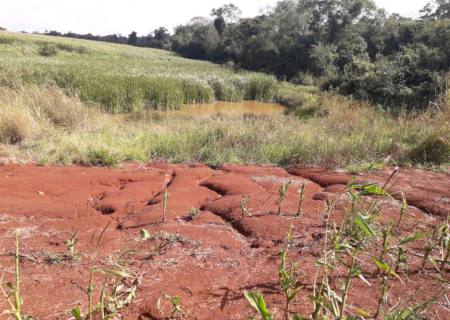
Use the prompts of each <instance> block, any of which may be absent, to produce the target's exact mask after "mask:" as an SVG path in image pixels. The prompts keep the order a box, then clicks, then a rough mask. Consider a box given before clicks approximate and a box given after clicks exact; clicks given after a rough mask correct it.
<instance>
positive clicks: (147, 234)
mask: <svg viewBox="0 0 450 320" xmlns="http://www.w3.org/2000/svg"><path fill="white" fill-rule="evenodd" d="M139 236H140V237H141V240H142V241H145V240H148V239H150V237H151V234H150V232H149V231H148V230H147V229H141V230H140V231H139Z"/></svg>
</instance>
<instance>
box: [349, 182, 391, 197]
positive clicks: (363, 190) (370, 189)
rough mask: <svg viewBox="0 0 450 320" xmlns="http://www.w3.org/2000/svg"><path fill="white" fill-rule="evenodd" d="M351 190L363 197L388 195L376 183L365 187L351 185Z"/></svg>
mask: <svg viewBox="0 0 450 320" xmlns="http://www.w3.org/2000/svg"><path fill="white" fill-rule="evenodd" d="M351 188H352V189H354V190H356V191H358V192H359V194H360V195H364V196H368V195H374V196H380V197H384V196H387V195H388V193H387V192H386V191H385V190H384V188H382V187H380V186H379V185H378V184H376V183H371V184H366V185H353V186H351Z"/></svg>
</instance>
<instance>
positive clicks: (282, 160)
mask: <svg viewBox="0 0 450 320" xmlns="http://www.w3.org/2000/svg"><path fill="white" fill-rule="evenodd" d="M215 99H220V100H229V101H241V100H243V99H256V100H262V101H278V102H280V103H281V104H283V105H285V106H287V107H288V109H287V114H286V115H281V114H280V115H276V116H273V117H263V116H255V117H249V116H248V115H245V116H238V115H231V114H229V115H226V114H225V115H224V114H222V115H217V116H207V117H206V116H205V117H193V116H192V117H191V116H186V115H181V114H176V113H167V112H163V111H162V110H167V109H176V108H178V107H180V106H181V105H182V104H184V103H201V102H210V101H213V100H215ZM449 110H450V109H449V107H448V103H446V102H445V101H444V102H443V105H442V108H441V111H439V112H431V111H430V112H428V113H423V114H420V115H400V116H398V115H397V116H395V117H394V116H392V115H390V114H388V113H385V112H383V111H379V110H376V109H375V108H373V107H371V106H370V105H368V104H364V103H358V102H355V101H353V100H351V99H349V98H343V97H339V96H337V95H334V94H327V93H319V92H318V91H317V88H314V87H305V86H296V85H293V84H289V83H285V82H277V81H276V80H275V79H274V78H273V77H271V76H267V75H264V74H258V73H249V72H235V71H233V70H231V69H228V68H225V67H221V66H218V65H214V64H211V63H208V62H202V61H193V60H188V59H183V58H180V57H178V56H176V55H174V54H173V53H170V52H167V51H162V50H153V49H145V48H137V47H130V46H125V45H116V44H108V43H98V42H91V41H85V40H74V39H66V38H55V37H46V36H39V35H22V34H14V33H8V32H0V143H1V144H0V146H1V151H0V161H30V160H32V161H36V162H38V163H41V164H52V163H65V164H67V163H82V164H89V165H108V166H114V165H117V164H119V163H120V162H122V161H126V160H139V161H149V160H155V159H165V160H169V161H172V162H184V161H201V162H205V163H210V164H220V163H223V162H234V163H253V164H276V165H287V164H289V163H292V162H301V163H308V164H325V165H330V166H339V167H348V168H351V170H355V168H362V167H369V168H370V167H373V164H378V166H379V164H380V163H383V162H384V160H385V159H386V158H389V159H391V162H393V163H396V164H415V165H421V166H429V165H434V166H443V167H444V168H445V166H446V165H448V163H449V159H450V154H449V152H450V151H449V150H450V148H449V145H450V144H449V141H450V125H449V123H450V121H449V120H450V111H449ZM104 111H106V112H104ZM111 113H125V114H120V115H118V114H111Z"/></svg>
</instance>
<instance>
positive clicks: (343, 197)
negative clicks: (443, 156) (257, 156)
mask: <svg viewBox="0 0 450 320" xmlns="http://www.w3.org/2000/svg"><path fill="white" fill-rule="evenodd" d="M391 172H392V171H391V170H389V169H386V170H383V171H376V172H371V173H366V174H360V175H357V176H355V177H352V176H350V175H347V174H344V173H337V172H332V171H327V170H325V169H320V168H301V167H292V168H289V169H287V170H285V169H282V168H274V167H254V166H237V165H224V166H222V167H221V168H220V169H217V170H214V169H211V168H209V167H207V166H203V165H170V164H165V163H153V164H148V165H142V164H134V163H132V164H126V165H124V166H123V167H122V168H120V169H106V168H88V167H78V166H66V167H40V166H34V165H24V166H20V165H5V166H1V167H0V199H1V200H0V267H1V269H2V270H3V271H4V282H6V281H11V280H12V279H13V275H14V258H13V255H14V240H15V230H16V229H17V228H19V229H20V249H21V259H20V268H21V269H20V270H21V294H22V298H23V300H24V306H23V308H24V311H25V313H27V314H31V315H33V316H34V317H35V318H36V319H69V318H70V310H71V309H72V308H73V307H80V308H81V309H82V310H86V306H87V294H86V288H87V286H88V276H89V270H90V267H91V261H92V258H93V255H94V253H95V252H94V249H93V247H94V246H95V241H96V239H97V238H98V236H99V234H100V233H101V232H102V230H103V229H104V228H105V226H108V228H107V230H106V231H105V232H104V235H103V237H102V239H101V244H100V246H99V248H98V249H97V250H96V255H97V257H96V265H99V266H105V267H107V266H111V265H112V264H113V263H114V262H115V261H118V260H120V263H121V264H122V265H123V266H125V267H126V270H127V272H129V273H131V274H133V275H135V276H137V277H138V278H139V279H140V284H139V287H138V291H137V297H136V298H135V299H134V300H133V303H132V304H131V305H130V306H128V307H126V308H124V309H123V310H122V311H121V315H122V317H123V318H124V319H165V318H167V317H168V316H169V315H170V312H168V310H169V306H168V305H167V304H164V303H163V305H162V309H163V310H158V308H157V301H158V298H160V297H162V296H164V295H171V296H175V295H178V296H180V297H181V302H182V308H183V311H184V313H185V318H186V319H247V318H248V317H249V316H250V315H253V314H254V312H253V310H252V309H251V307H249V305H248V303H247V302H246V301H245V299H244V298H243V292H244V290H257V291H260V292H262V293H264V295H265V297H266V300H267V303H268V305H269V307H270V309H271V310H272V311H273V313H274V314H275V315H276V316H277V318H278V317H279V316H280V315H282V314H283V296H282V294H281V293H280V290H279V286H278V265H279V252H280V250H281V249H282V247H283V245H284V238H285V236H286V232H287V230H288V226H289V223H290V220H291V215H292V214H293V213H295V212H296V211H297V209H298V188H299V187H300V186H301V185H302V184H303V183H304V182H306V183H307V185H306V193H305V201H304V203H303V205H302V210H301V216H300V217H299V218H298V219H296V220H295V228H294V234H293V245H292V250H291V255H290V258H291V259H295V260H296V261H297V262H298V264H299V267H300V269H301V271H302V283H304V293H302V294H300V295H299V298H298V299H297V300H296V301H295V303H294V304H293V306H292V310H294V311H300V312H303V313H308V312H310V302H309V298H308V295H310V294H311V288H312V287H311V284H312V283H313V281H314V277H315V273H316V271H315V270H316V267H315V261H316V260H317V258H318V256H319V255H320V253H321V250H322V244H323V238H324V231H325V227H324V219H323V212H324V207H325V204H324V203H325V200H327V199H328V200H333V202H334V204H335V206H334V212H333V213H332V218H331V219H332V220H333V221H339V219H340V218H341V217H342V215H343V213H344V212H345V210H346V208H347V207H348V205H349V197H348V195H347V193H346V185H347V184H349V183H350V181H353V183H355V181H356V182H364V183H366V182H377V183H379V184H380V185H383V184H384V183H385V182H386V181H387V179H388V177H389V176H390V174H391ZM288 181H292V186H291V187H290V188H289V190H288V193H287V197H286V200H285V201H284V202H283V203H282V208H281V209H282V210H281V214H278V203H277V202H278V189H279V186H280V184H282V183H286V182H288ZM166 188H167V191H168V193H169V195H168V201H167V214H166V221H165V223H161V219H162V212H163V198H164V191H165V190H166ZM388 190H389V191H390V193H391V194H392V197H387V198H380V199H378V201H379V202H380V204H381V211H380V217H379V218H380V223H383V222H385V221H388V220H392V221H397V220H398V218H399V212H400V207H401V204H402V201H401V200H402V193H403V194H404V195H405V197H406V199H407V200H408V203H409V205H410V206H409V208H408V212H407V214H406V216H405V218H404V219H403V222H402V225H401V227H399V228H398V230H396V232H398V233H400V234H401V233H402V232H405V233H406V232H411V231H419V230H431V228H432V227H433V226H435V225H436V224H437V223H439V222H442V221H445V219H446V218H447V216H448V214H449V213H450V176H449V175H448V174H446V173H433V172H427V171H421V170H415V169H401V170H400V172H399V173H398V174H397V175H396V176H395V177H394V178H393V179H392V180H391V181H390V182H389V185H388ZM244 195H248V199H249V203H248V206H247V207H248V209H249V212H250V215H249V216H246V217H245V218H244V219H242V208H241V203H242V199H243V198H244ZM367 198H368V201H369V200H371V199H373V198H374V197H367ZM193 209H198V210H199V211H198V217H195V218H191V217H190V216H189V214H188V213H189V211H191V213H196V210H193ZM142 228H145V229H147V230H148V231H149V232H150V235H151V239H150V240H146V241H139V239H140V230H141V229H142ZM73 231H76V232H77V237H78V239H79V240H78V243H77V245H76V254H79V255H80V258H79V259H78V260H76V261H68V260H67V258H66V257H65V254H66V244H65V242H66V240H67V239H69V238H70V236H71V233H72V232H73ZM421 245H423V244H421ZM419 246H420V245H419ZM419 265H420V258H419V257H418V258H417V261H416V262H414V261H412V266H411V267H410V268H411V270H410V271H411V272H410V273H409V275H408V277H406V278H405V279H404V280H403V283H401V282H400V281H397V280H394V281H393V282H392V289H391V293H390V295H389V298H388V307H393V306H396V305H397V304H398V303H399V301H402V302H407V301H415V302H420V301H425V300H427V299H429V298H432V297H434V295H435V294H436V293H437V292H438V286H437V285H436V273H434V272H433V270H432V266H429V267H428V268H429V269H430V270H427V269H425V270H419ZM414 268H416V269H417V270H415V269H414ZM448 271H449V269H447V270H446V271H445V270H444V272H443V275H444V276H443V277H444V279H443V281H442V279H441V283H442V282H443V283H444V290H445V285H446V284H447V287H446V288H447V290H448V283H449V279H450V277H449V272H448ZM364 272H365V277H366V279H367V280H368V282H369V283H370V286H368V284H366V283H364V282H363V281H361V280H359V279H355V280H354V285H353V286H352V289H351V290H350V292H349V303H350V305H351V306H353V307H355V308H364V309H366V310H368V311H369V312H371V313H373V312H374V311H375V310H374V305H376V304H375V303H374V301H376V300H377V299H378V292H379V282H380V281H379V277H377V276H376V273H377V271H376V269H375V268H374V267H373V266H370V265H367V268H366V269H365V271H364ZM101 279H102V277H101V276H100V275H97V276H96V277H95V283H96V288H95V292H96V293H95V299H97V300H98V292H99V287H100V286H101ZM337 281H338V280H337ZM447 293H448V291H447ZM445 294H446V293H445V292H442V293H440V294H438V296H439V297H438V300H439V303H438V304H437V305H435V306H434V307H432V309H431V310H430V311H429V314H430V316H429V317H430V319H450V317H449V313H448V310H449V309H448V308H449V305H448V299H447V300H446V296H445ZM5 309H7V305H6V304H5V303H4V301H3V300H2V299H0V314H1V311H3V310H5ZM164 310H166V311H164ZM0 318H6V315H0Z"/></svg>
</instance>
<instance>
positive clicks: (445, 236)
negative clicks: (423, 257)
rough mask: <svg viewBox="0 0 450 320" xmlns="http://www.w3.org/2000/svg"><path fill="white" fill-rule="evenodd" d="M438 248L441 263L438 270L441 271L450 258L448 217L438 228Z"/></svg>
mask: <svg viewBox="0 0 450 320" xmlns="http://www.w3.org/2000/svg"><path fill="white" fill-rule="evenodd" d="M439 232H440V237H439V249H440V252H441V265H440V268H439V269H440V271H441V272H442V271H443V270H444V268H445V266H446V265H447V264H449V259H450V230H449V219H448V218H447V221H446V222H444V223H443V224H442V226H441V227H440V229H439Z"/></svg>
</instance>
